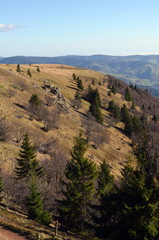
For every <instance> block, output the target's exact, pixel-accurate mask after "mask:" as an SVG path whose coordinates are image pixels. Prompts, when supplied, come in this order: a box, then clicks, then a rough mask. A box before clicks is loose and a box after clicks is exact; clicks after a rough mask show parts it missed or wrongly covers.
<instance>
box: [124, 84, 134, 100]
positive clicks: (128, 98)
mask: <svg viewBox="0 0 159 240" xmlns="http://www.w3.org/2000/svg"><path fill="white" fill-rule="evenodd" d="M125 100H126V101H128V102H130V101H132V95H131V93H130V90H129V88H128V87H127V88H126V89H125Z"/></svg>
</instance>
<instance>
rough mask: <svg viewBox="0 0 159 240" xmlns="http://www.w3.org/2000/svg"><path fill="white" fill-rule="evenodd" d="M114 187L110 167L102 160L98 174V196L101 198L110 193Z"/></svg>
mask: <svg viewBox="0 0 159 240" xmlns="http://www.w3.org/2000/svg"><path fill="white" fill-rule="evenodd" d="M113 187H114V177H113V175H111V174H110V167H109V165H108V163H107V162H106V161H105V160H104V161H103V162H102V163H101V165H100V169H99V172H98V195H99V196H102V195H103V194H107V193H108V192H111V191H112V188H113Z"/></svg>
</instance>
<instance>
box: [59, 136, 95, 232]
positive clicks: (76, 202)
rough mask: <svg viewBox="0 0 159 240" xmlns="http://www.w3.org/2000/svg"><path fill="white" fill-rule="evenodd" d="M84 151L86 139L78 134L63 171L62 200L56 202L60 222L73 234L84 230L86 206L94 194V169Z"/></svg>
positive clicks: (86, 218)
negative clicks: (63, 188) (63, 187)
mask: <svg viewBox="0 0 159 240" xmlns="http://www.w3.org/2000/svg"><path fill="white" fill-rule="evenodd" d="M86 149H87V143H86V139H84V138H83V137H82V133H81V132H80V134H79V135H78V136H77V137H76V139H75V144H74V147H73V150H72V151H71V160H70V161H69V162H68V163H67V166H66V170H65V177H66V182H64V186H65V190H64V191H63V195H64V198H63V200H62V201H58V202H59V204H60V206H59V213H60V222H61V223H62V224H63V225H64V226H65V227H66V228H67V229H70V230H73V231H75V232H81V231H84V230H85V224H86V222H87V220H88V204H89V201H90V200H91V197H92V195H93V193H94V179H95V177H96V167H95V164H94V163H92V162H91V161H90V160H88V159H87V158H85V157H84V153H85V151H86Z"/></svg>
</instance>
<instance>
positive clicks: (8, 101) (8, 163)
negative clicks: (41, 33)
mask: <svg viewBox="0 0 159 240" xmlns="http://www.w3.org/2000/svg"><path fill="white" fill-rule="evenodd" d="M39 67H40V70H41V72H40V73H38V72H37V70H36V68H37V65H32V66H28V65H21V70H22V72H21V73H20V74H19V73H17V72H16V65H2V64H1V65H0V112H1V114H2V115H5V114H6V115H7V114H8V113H11V115H9V116H8V117H7V118H6V120H7V121H8V123H9V124H10V126H11V129H12V128H13V126H14V125H15V126H19V127H20V128H22V129H24V132H25V131H28V132H29V133H30V135H31V138H32V140H33V141H36V140H37V139H38V141H41V142H43V141H45V140H46V139H48V138H50V137H52V136H53V137H54V138H56V139H57V141H58V144H59V146H61V147H62V149H63V150H64V151H65V153H66V154H67V156H68V157H69V155H70V149H71V148H72V146H73V141H74V137H75V136H76V135H77V133H78V131H79V129H80V128H81V118H83V115H82V114H86V113H87V111H88V109H89V103H88V102H86V101H84V100H83V101H82V108H81V109H80V110H79V111H76V110H75V109H74V108H73V107H72V106H71V105H70V100H72V99H73V98H74V95H75V93H76V84H75V81H74V80H73V79H72V74H73V73H75V74H76V76H79V77H80V78H81V79H82V80H83V85H84V88H85V89H86V88H87V87H88V85H89V84H90V83H91V82H92V79H95V82H96V85H95V86H92V87H94V88H96V87H97V88H98V90H99V92H100V95H101V98H102V101H103V103H104V102H105V101H110V100H114V101H115V102H117V103H118V104H119V106H122V105H123V103H124V102H123V99H122V96H121V95H120V94H116V95H113V94H112V96H111V97H108V96H107V93H108V89H107V83H103V79H105V78H106V77H105V76H104V75H103V74H101V73H98V72H96V71H90V70H87V69H80V68H75V67H70V66H62V65H53V64H48V65H45V64H41V65H39ZM28 68H30V70H31V73H32V78H30V77H29V76H28V75H27V70H28ZM44 80H47V81H48V82H49V83H50V85H53V86H58V87H59V88H60V91H61V92H62V94H63V96H64V98H65V99H66V102H67V108H68V112H67V113H62V114H61V118H60V123H59V128H58V129H53V130H51V131H49V132H44V131H42V129H41V128H42V127H43V123H42V122H38V121H35V120H33V121H30V120H29V116H28V113H27V111H26V110H25V109H23V108H22V107H24V108H25V107H27V106H28V101H29V99H30V97H31V94H32V93H37V94H38V95H39V97H40V98H41V99H42V100H43V101H44V102H45V96H46V94H47V93H46V92H45V90H44V89H42V88H41V87H42V86H43V85H44ZM99 81H101V82H102V86H99V85H98V82H99ZM23 88H24V89H23ZM8 89H14V90H15V94H14V95H13V96H11V97H8V92H7V91H8ZM102 113H103V115H104V116H105V117H106V116H107V117H109V113H108V112H107V111H106V110H104V109H102ZM104 125H105V126H107V122H106V121H105V123H104ZM108 132H109V134H110V142H109V143H107V144H103V145H101V146H100V147H99V148H98V149H95V148H93V147H92V146H89V148H88V151H87V153H86V155H87V156H90V155H92V156H93V160H94V161H95V162H96V163H97V164H98V163H100V162H101V161H102V160H103V159H106V160H107V161H108V162H109V163H110V165H111V166H112V172H113V173H114V175H116V176H119V175H120V169H121V168H122V167H123V164H124V162H125V160H126V158H127V155H128V154H129V152H130V151H131V147H130V142H131V141H130V139H129V138H127V137H126V136H125V135H123V134H122V133H121V132H120V131H119V130H117V129H115V128H113V127H109V128H108ZM20 144H21V143H15V141H14V137H11V138H10V140H9V141H8V142H7V143H5V142H4V143H2V142H1V143H0V154H1V163H2V166H4V169H5V171H7V172H11V171H12V168H13V167H14V165H15V160H14V159H15V157H16V156H17V153H18V151H19V146H20ZM38 157H39V159H43V158H44V157H45V156H43V155H42V154H38Z"/></svg>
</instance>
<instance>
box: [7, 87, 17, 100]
mask: <svg viewBox="0 0 159 240" xmlns="http://www.w3.org/2000/svg"><path fill="white" fill-rule="evenodd" d="M15 94H16V91H15V89H13V88H9V89H8V91H7V96H8V97H9V98H12V97H14V96H15Z"/></svg>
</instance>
